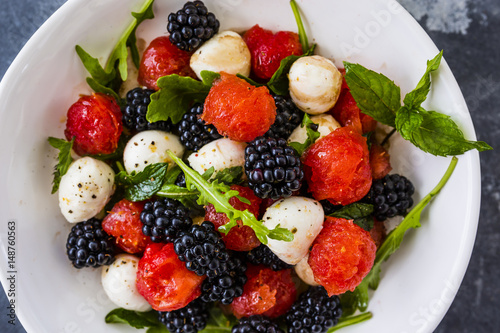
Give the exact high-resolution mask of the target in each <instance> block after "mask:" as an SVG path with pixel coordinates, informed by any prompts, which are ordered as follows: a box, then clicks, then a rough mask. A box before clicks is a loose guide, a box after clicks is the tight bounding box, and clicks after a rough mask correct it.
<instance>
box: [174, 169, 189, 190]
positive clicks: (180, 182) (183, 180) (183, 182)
mask: <svg viewBox="0 0 500 333" xmlns="http://www.w3.org/2000/svg"><path fill="white" fill-rule="evenodd" d="M174 184H175V185H177V186H180V187H186V186H187V185H186V175H185V174H184V172H182V171H181V173H180V174H179V175H178V176H177V178H176V179H175V182H174Z"/></svg>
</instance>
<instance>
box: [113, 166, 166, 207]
mask: <svg viewBox="0 0 500 333" xmlns="http://www.w3.org/2000/svg"><path fill="white" fill-rule="evenodd" d="M167 167H168V164H167V163H155V164H150V165H148V166H147V167H146V168H145V169H144V170H143V171H141V172H139V173H135V172H133V173H132V174H130V175H129V174H127V172H125V171H121V172H119V173H118V174H117V175H116V176H115V182H116V183H117V184H120V185H123V186H124V189H125V198H126V199H127V200H130V201H142V200H146V199H149V198H151V197H152V196H153V195H155V194H156V192H158V191H159V190H160V189H161V188H162V184H163V180H164V177H165V174H166V173H167Z"/></svg>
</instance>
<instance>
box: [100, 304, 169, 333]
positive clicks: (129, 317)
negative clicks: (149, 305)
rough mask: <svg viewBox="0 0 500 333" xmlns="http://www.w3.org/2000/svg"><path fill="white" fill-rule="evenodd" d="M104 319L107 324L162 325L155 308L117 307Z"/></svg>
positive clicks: (142, 326)
mask: <svg viewBox="0 0 500 333" xmlns="http://www.w3.org/2000/svg"><path fill="white" fill-rule="evenodd" d="M104 321H105V322H106V323H107V324H128V325H130V326H132V327H134V328H137V329H142V328H147V327H154V326H159V325H162V324H161V323H160V321H159V320H158V315H157V312H156V311H153V310H151V311H148V312H138V311H132V310H126V309H123V308H117V309H114V310H111V311H110V312H109V313H108V314H107V315H106V317H105V318H104ZM162 326H163V325H162Z"/></svg>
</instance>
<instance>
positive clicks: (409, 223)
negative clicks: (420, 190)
mask: <svg viewBox="0 0 500 333" xmlns="http://www.w3.org/2000/svg"><path fill="white" fill-rule="evenodd" d="M457 162H458V159H457V158H456V157H453V158H452V160H451V162H450V165H449V166H448V169H447V170H446V172H445V174H444V176H443V178H442V179H441V180H440V181H439V183H438V184H437V185H436V187H435V188H434V189H433V190H432V191H431V192H429V194H427V195H426V196H425V197H424V198H423V199H422V200H421V201H420V202H419V203H418V204H417V205H416V206H415V207H414V208H413V209H412V210H411V211H410V212H409V213H408V215H406V217H405V218H404V219H403V221H402V222H401V223H400V224H399V225H398V226H397V227H396V228H395V229H393V230H392V231H391V232H390V233H389V235H387V238H386V239H385V240H384V242H383V243H382V245H380V247H379V248H378V250H377V254H376V256H375V262H374V264H373V267H372V269H371V271H370V273H368V275H367V276H366V277H365V278H364V279H363V281H362V283H361V285H363V287H366V286H367V285H369V286H370V288H372V289H377V287H378V284H379V281H380V270H381V269H380V266H381V265H382V263H383V262H384V261H386V260H387V259H388V258H389V257H390V256H391V255H392V254H393V253H394V252H395V251H396V250H397V249H398V248H399V247H400V246H401V242H402V241H403V237H404V235H405V233H406V231H408V230H409V229H412V228H414V229H415V228H419V227H420V215H421V213H422V211H423V210H424V208H425V207H427V205H428V204H429V203H430V202H431V200H432V198H434V197H435V196H436V195H438V194H439V192H440V191H441V189H442V188H443V187H444V185H445V184H446V183H447V182H448V180H449V179H450V177H451V175H452V174H453V171H454V170H455V167H456V165H457ZM359 287H360V286H358V288H359Z"/></svg>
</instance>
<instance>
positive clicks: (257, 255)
mask: <svg viewBox="0 0 500 333" xmlns="http://www.w3.org/2000/svg"><path fill="white" fill-rule="evenodd" d="M246 259H247V260H248V261H249V262H251V263H252V264H254V265H261V264H262V265H265V266H268V267H271V269H272V270H273V271H280V270H282V269H287V268H291V267H292V266H291V265H289V264H287V263H286V262H284V261H282V260H281V259H280V258H278V256H276V255H275V254H274V253H273V252H272V251H271V250H270V249H269V248H268V247H267V246H266V245H264V244H260V245H259V246H257V247H256V248H255V249H253V250H251V251H249V252H248V253H247V255H246Z"/></svg>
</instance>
